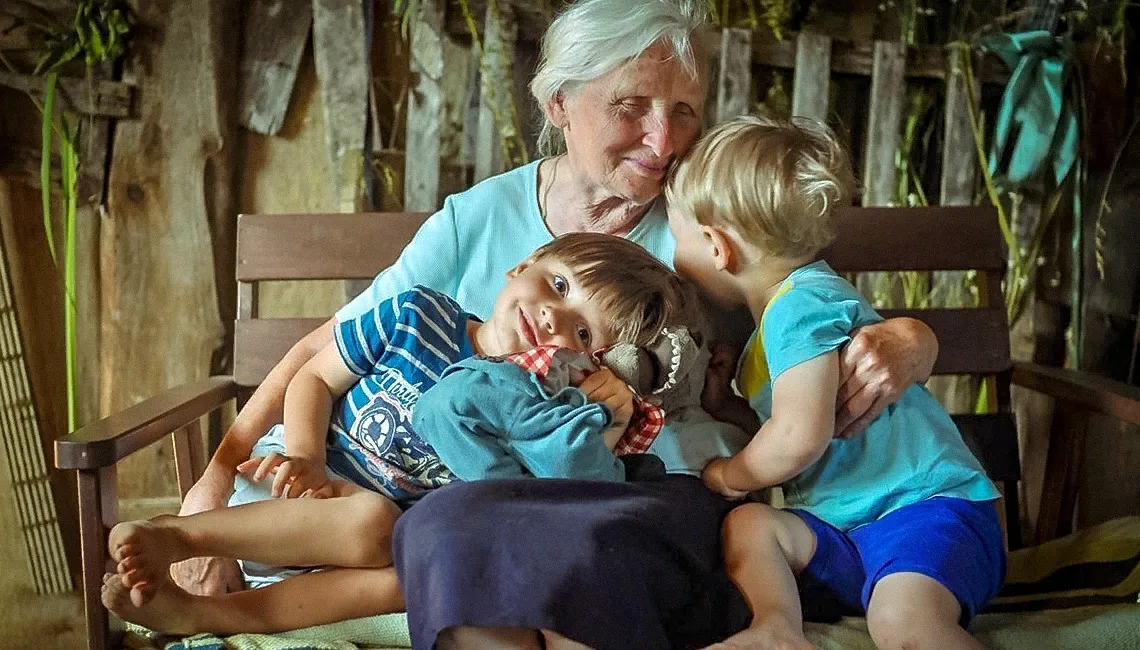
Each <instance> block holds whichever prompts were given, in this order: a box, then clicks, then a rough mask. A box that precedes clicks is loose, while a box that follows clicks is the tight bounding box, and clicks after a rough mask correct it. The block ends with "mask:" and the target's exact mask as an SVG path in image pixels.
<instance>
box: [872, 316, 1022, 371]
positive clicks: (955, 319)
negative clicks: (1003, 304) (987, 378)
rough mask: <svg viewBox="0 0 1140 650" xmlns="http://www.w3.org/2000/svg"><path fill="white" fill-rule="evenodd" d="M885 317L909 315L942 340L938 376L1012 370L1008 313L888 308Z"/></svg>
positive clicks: (939, 341) (937, 365)
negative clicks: (924, 324) (1006, 318)
mask: <svg viewBox="0 0 1140 650" xmlns="http://www.w3.org/2000/svg"><path fill="white" fill-rule="evenodd" d="M880 313H881V314H882V316H883V317H884V318H893V317H896V316H909V317H910V318H916V319H918V320H920V321H922V322H924V323H926V325H927V327H929V328H930V329H931V330H933V331H934V335H935V336H937V337H938V360H937V361H935V362H934V373H933V374H935V375H968V374H982V375H988V374H997V373H1000V372H1004V371H1008V370H1009V368H1010V365H1011V362H1010V359H1009V330H1008V329H1007V328H1006V325H1005V311H1004V310H1003V309H1001V308H992V309H884V310H882V311H881V312H880Z"/></svg>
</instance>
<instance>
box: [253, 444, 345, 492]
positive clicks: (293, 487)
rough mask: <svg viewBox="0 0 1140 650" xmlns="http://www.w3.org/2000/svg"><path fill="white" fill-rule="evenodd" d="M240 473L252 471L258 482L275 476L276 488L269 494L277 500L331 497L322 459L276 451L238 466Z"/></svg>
mask: <svg viewBox="0 0 1140 650" xmlns="http://www.w3.org/2000/svg"><path fill="white" fill-rule="evenodd" d="M237 470H238V471H239V472H241V473H243V474H244V473H246V472H249V471H250V470H252V471H253V477H252V478H253V481H254V482H255V483H258V482H261V481H263V480H265V477H266V476H269V475H270V474H273V475H274V478H273V488H272V490H271V491H270V494H272V495H273V497H274V498H276V497H282V496H283V497H286V498H290V499H293V498H297V497H302V496H312V497H317V498H323V497H327V496H331V494H332V486H331V483H330V481H329V477H328V474H326V473H325V463H324V460H323V459H315V458H308V457H306V456H286V455H285V454H279V453H277V452H273V453H271V454H269V455H268V456H264V457H261V456H254V457H253V458H250V459H249V460H247V461H245V462H244V463H242V464H240V465H238V466H237Z"/></svg>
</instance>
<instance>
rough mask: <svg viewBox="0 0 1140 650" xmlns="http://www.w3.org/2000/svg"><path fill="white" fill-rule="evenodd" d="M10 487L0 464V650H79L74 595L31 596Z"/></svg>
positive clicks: (79, 611) (81, 639)
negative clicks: (1, 563) (0, 567)
mask: <svg viewBox="0 0 1140 650" xmlns="http://www.w3.org/2000/svg"><path fill="white" fill-rule="evenodd" d="M0 453H3V450H2V449H0ZM11 484H12V483H11V480H10V476H9V474H8V467H7V463H2V462H0V558H3V559H2V560H0V561H2V562H3V568H2V569H0V650H81V649H82V648H84V647H86V637H85V636H84V628H83V599H82V597H81V596H80V595H79V592H78V591H75V592H72V593H67V594H59V595H54V596H39V595H37V594H36V593H35V590H34V589H33V588H32V584H33V583H32V575H31V572H30V570H29V569H28V562H27V560H26V555H25V553H24V541H23V537H22V534H21V532H20V526H19V520H18V518H17V514H16V505H15V501H14V500H13V494H12V491H11V489H10V488H9V487H8V486H10V485H11Z"/></svg>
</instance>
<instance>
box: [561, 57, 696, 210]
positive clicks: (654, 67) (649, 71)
mask: <svg viewBox="0 0 1140 650" xmlns="http://www.w3.org/2000/svg"><path fill="white" fill-rule="evenodd" d="M704 97H705V92H704V88H703V86H702V84H701V82H700V80H698V79H693V78H692V77H690V76H689V74H688V73H687V72H686V71H685V68H684V66H682V65H681V62H680V61H678V60H676V58H675V57H673V53H672V49H671V48H669V47H668V46H667V45H665V44H663V43H658V44H656V45H654V46H652V47H650V48H649V49H648V50H646V51H645V53H643V54H642V55H641V56H640V57H638V58H636V59H634V60H632V61H630V62H628V63H626V64H625V65H623V66H621V67H619V68H617V69H615V70H613V71H611V72H610V73H609V74H606V75H605V76H603V77H601V78H599V79H595V80H594V81H591V82H589V83H586V84H584V85H582V86H580V87H578V88H575V89H572V90H571V91H569V93H565V94H563V95H562V96H560V97H556V98H555V100H554V101H552V102H551V105H550V106H549V107H548V110H549V117H550V118H551V121H552V122H553V123H554V124H555V125H556V126H560V127H561V128H562V131H563V134H564V136H565V138H566V149H567V152H568V153H569V156H570V159H571V161H572V163H573V165H574V167H575V168H576V169H578V170H580V172H581V173H584V174H585V175H586V176H587V177H588V179H589V181H590V182H591V183H592V184H593V185H594V186H595V187H597V188H599V189H601V190H603V191H604V192H606V193H607V194H608V196H607V197H606V198H609V197H616V198H621V199H623V200H627V201H632V202H635V203H648V202H649V201H652V200H653V199H655V198H657V196H658V195H659V194H660V193H661V190H662V188H663V187H664V183H665V174H666V172H667V171H668V169H669V164H670V163H671V162H672V161H673V159H674V158H676V157H678V156H680V155H682V154H684V153H685V152H686V151H688V150H689V147H691V146H692V144H693V142H694V141H695V140H696V138H697V136H698V135H699V134H700V131H701V115H702V111H703V110H704Z"/></svg>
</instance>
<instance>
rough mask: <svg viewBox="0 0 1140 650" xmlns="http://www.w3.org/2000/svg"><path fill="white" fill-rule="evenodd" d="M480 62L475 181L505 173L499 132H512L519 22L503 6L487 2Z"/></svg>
mask: <svg viewBox="0 0 1140 650" xmlns="http://www.w3.org/2000/svg"><path fill="white" fill-rule="evenodd" d="M484 24H485V27H484V30H483V52H482V55H481V56H480V59H479V125H478V130H477V132H476V136H475V182H476V183H478V182H479V181H481V180H483V179H485V178H489V177H491V176H494V175H495V174H498V173H500V172H503V171H506V169H507V166H508V165H509V164H510V161H509V160H507V156H506V154H505V152H504V150H503V137H502V131H503V129H504V128H505V129H506V130H507V131H508V132H511V133H513V131H514V120H513V119H512V115H511V105H512V100H513V98H512V96H511V95H512V92H511V91H512V89H513V88H514V72H513V70H512V67H511V61H513V60H514V58H515V41H516V40H517V39H518V23H517V22H516V21H515V13H514V10H513V9H512V8H511V7H510V5H507V4H505V3H501V4H500V3H494V2H491V3H488V4H487V12H486V18H485V23H484Z"/></svg>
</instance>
